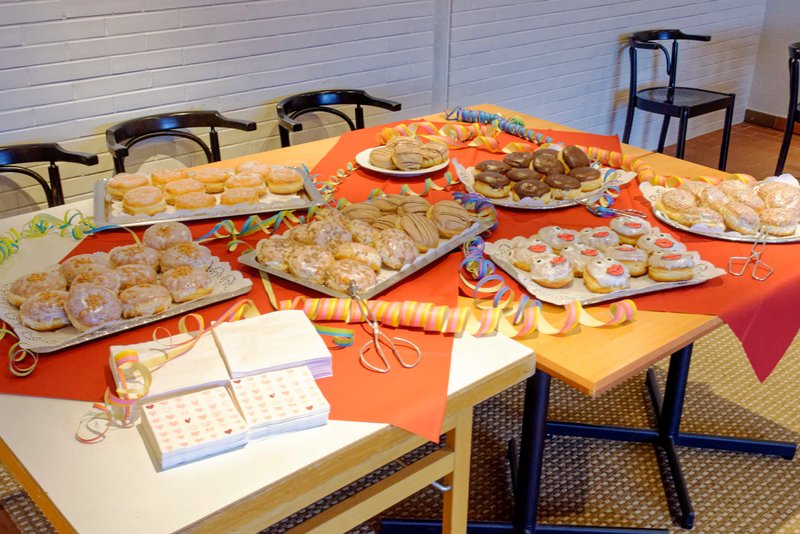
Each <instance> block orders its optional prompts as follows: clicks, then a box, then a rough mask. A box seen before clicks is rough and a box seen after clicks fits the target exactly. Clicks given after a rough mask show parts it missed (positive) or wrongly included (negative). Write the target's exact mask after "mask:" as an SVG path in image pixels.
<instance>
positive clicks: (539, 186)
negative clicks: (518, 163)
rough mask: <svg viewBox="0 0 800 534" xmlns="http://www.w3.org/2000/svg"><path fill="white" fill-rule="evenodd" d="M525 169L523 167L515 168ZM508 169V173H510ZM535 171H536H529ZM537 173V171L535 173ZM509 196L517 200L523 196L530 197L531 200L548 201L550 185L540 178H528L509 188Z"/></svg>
mask: <svg viewBox="0 0 800 534" xmlns="http://www.w3.org/2000/svg"><path fill="white" fill-rule="evenodd" d="M515 170H520V171H522V170H525V169H515ZM511 172H514V171H510V172H509V174H511ZM531 172H536V171H531ZM536 174H539V173H536ZM511 198H512V199H514V200H515V201H517V202H519V201H520V200H522V199H523V198H531V199H533V200H541V201H542V202H545V203H547V202H550V198H551V196H550V186H548V185H547V184H545V183H544V182H542V181H540V180H535V179H530V180H522V181H520V182H517V183H515V184H514V185H513V187H512V188H511Z"/></svg>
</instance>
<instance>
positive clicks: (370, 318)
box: [347, 280, 422, 373]
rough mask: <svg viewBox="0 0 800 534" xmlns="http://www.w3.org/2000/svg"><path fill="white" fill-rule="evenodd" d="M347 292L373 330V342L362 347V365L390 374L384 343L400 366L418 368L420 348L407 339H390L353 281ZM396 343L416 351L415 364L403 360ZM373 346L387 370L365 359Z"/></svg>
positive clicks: (377, 371) (420, 357) (360, 358)
mask: <svg viewBox="0 0 800 534" xmlns="http://www.w3.org/2000/svg"><path fill="white" fill-rule="evenodd" d="M347 292H348V293H349V294H350V297H351V298H352V299H353V300H354V301H356V303H358V305H359V306H360V307H361V311H362V313H363V314H364V317H365V318H366V320H367V324H368V325H369V326H370V327H371V328H372V341H368V342H366V343H365V344H364V346H363V347H361V355H360V357H359V360H360V361H361V365H363V366H364V367H366V368H367V369H369V370H370V371H375V372H376V373H388V372H389V370H390V369H391V366H390V365H389V360H388V359H386V355H385V354H384V353H383V349H382V348H381V341H383V342H384V343H386V344H387V345H389V348H390V349H391V350H392V354H394V357H395V358H397V361H398V362H400V365H402V366H403V367H405V368H406V369H411V368H412V367H416V365H417V364H418V363H419V361H420V360H421V359H422V353H421V352H420V350H419V347H417V346H416V345H415V344H414V343H412V342H411V341H409V340H407V339H402V338H399V337H396V338H394V340H392V339H391V338H389V336H387V335H386V334H384V333H383V332H381V330H380V327H379V326H378V320H377V319H376V318H375V315H374V314H373V313H372V310H370V309H369V307H368V306H367V303H366V302H364V299H362V298H361V297H360V296H359V294H358V286H357V285H356V283H355V282H354V281H353V280H350V284H349V285H348V291H347ZM395 341H401V342H403V343H405V344H406V345H408V346H409V347H411V348H412V349H414V351H415V352H416V353H417V359H416V361H415V362H414V363H411V364H409V363H406V362H405V361H404V360H403V358H402V356H400V351H399V350H398V349H397V346H396V345H395ZM371 345H375V352H377V353H378V356H380V358H381V361H382V362H383V365H384V366H385V368H383V369H381V368H379V367H375V366H374V365H372V364H371V363H369V362H368V361H367V359H366V358H365V357H364V353H365V352H366V351H367V350H368V349H369V347H370V346H371Z"/></svg>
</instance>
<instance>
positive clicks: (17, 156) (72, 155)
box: [0, 143, 98, 208]
mask: <svg viewBox="0 0 800 534" xmlns="http://www.w3.org/2000/svg"><path fill="white" fill-rule="evenodd" d="M46 161H47V162H50V166H49V167H47V174H48V175H49V176H48V177H49V178H50V181H49V183H48V181H47V180H45V179H44V178H42V176H41V175H40V174H39V173H37V172H35V171H32V170H31V169H28V168H27V167H20V166H19V165H20V164H22V163H43V162H46ZM56 163H79V164H81V165H97V163H98V159H97V155H96V154H86V153H84V152H72V151H70V150H64V149H63V148H61V146H59V145H58V144H57V143H36V144H29V145H11V146H5V147H2V148H0V174H2V173H15V174H24V175H25V176H28V177H30V178H33V179H34V180H36V181H37V182H39V185H41V186H42V189H44V194H45V197H47V205H48V206H50V207H51V208H52V207H53V206H61V205H62V204H64V191H63V190H62V189H61V173H59V171H58V167H57V166H56Z"/></svg>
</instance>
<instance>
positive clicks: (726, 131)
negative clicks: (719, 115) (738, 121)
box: [719, 95, 736, 171]
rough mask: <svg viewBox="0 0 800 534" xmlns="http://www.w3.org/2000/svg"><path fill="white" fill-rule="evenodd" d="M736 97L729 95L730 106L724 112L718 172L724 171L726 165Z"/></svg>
mask: <svg viewBox="0 0 800 534" xmlns="http://www.w3.org/2000/svg"><path fill="white" fill-rule="evenodd" d="M735 97H736V95H731V105H730V107H728V109H726V110H725V127H724V128H723V130H722V146H721V147H720V149H719V170H721V171H724V170H725V166H726V165H727V164H728V145H729V144H730V142H731V125H732V124H733V104H734V99H735Z"/></svg>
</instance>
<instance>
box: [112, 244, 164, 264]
mask: <svg viewBox="0 0 800 534" xmlns="http://www.w3.org/2000/svg"><path fill="white" fill-rule="evenodd" d="M108 258H109V260H110V261H111V267H113V268H116V267H119V266H121V265H130V264H132V263H136V264H139V265H149V266H150V267H152V268H153V269H158V263H159V261H160V254H159V253H158V251H157V250H156V249H154V248H150V247H147V246H145V245H142V244H141V243H136V244H134V245H124V246H121V247H114V248H112V249H111V252H109V253H108Z"/></svg>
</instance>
